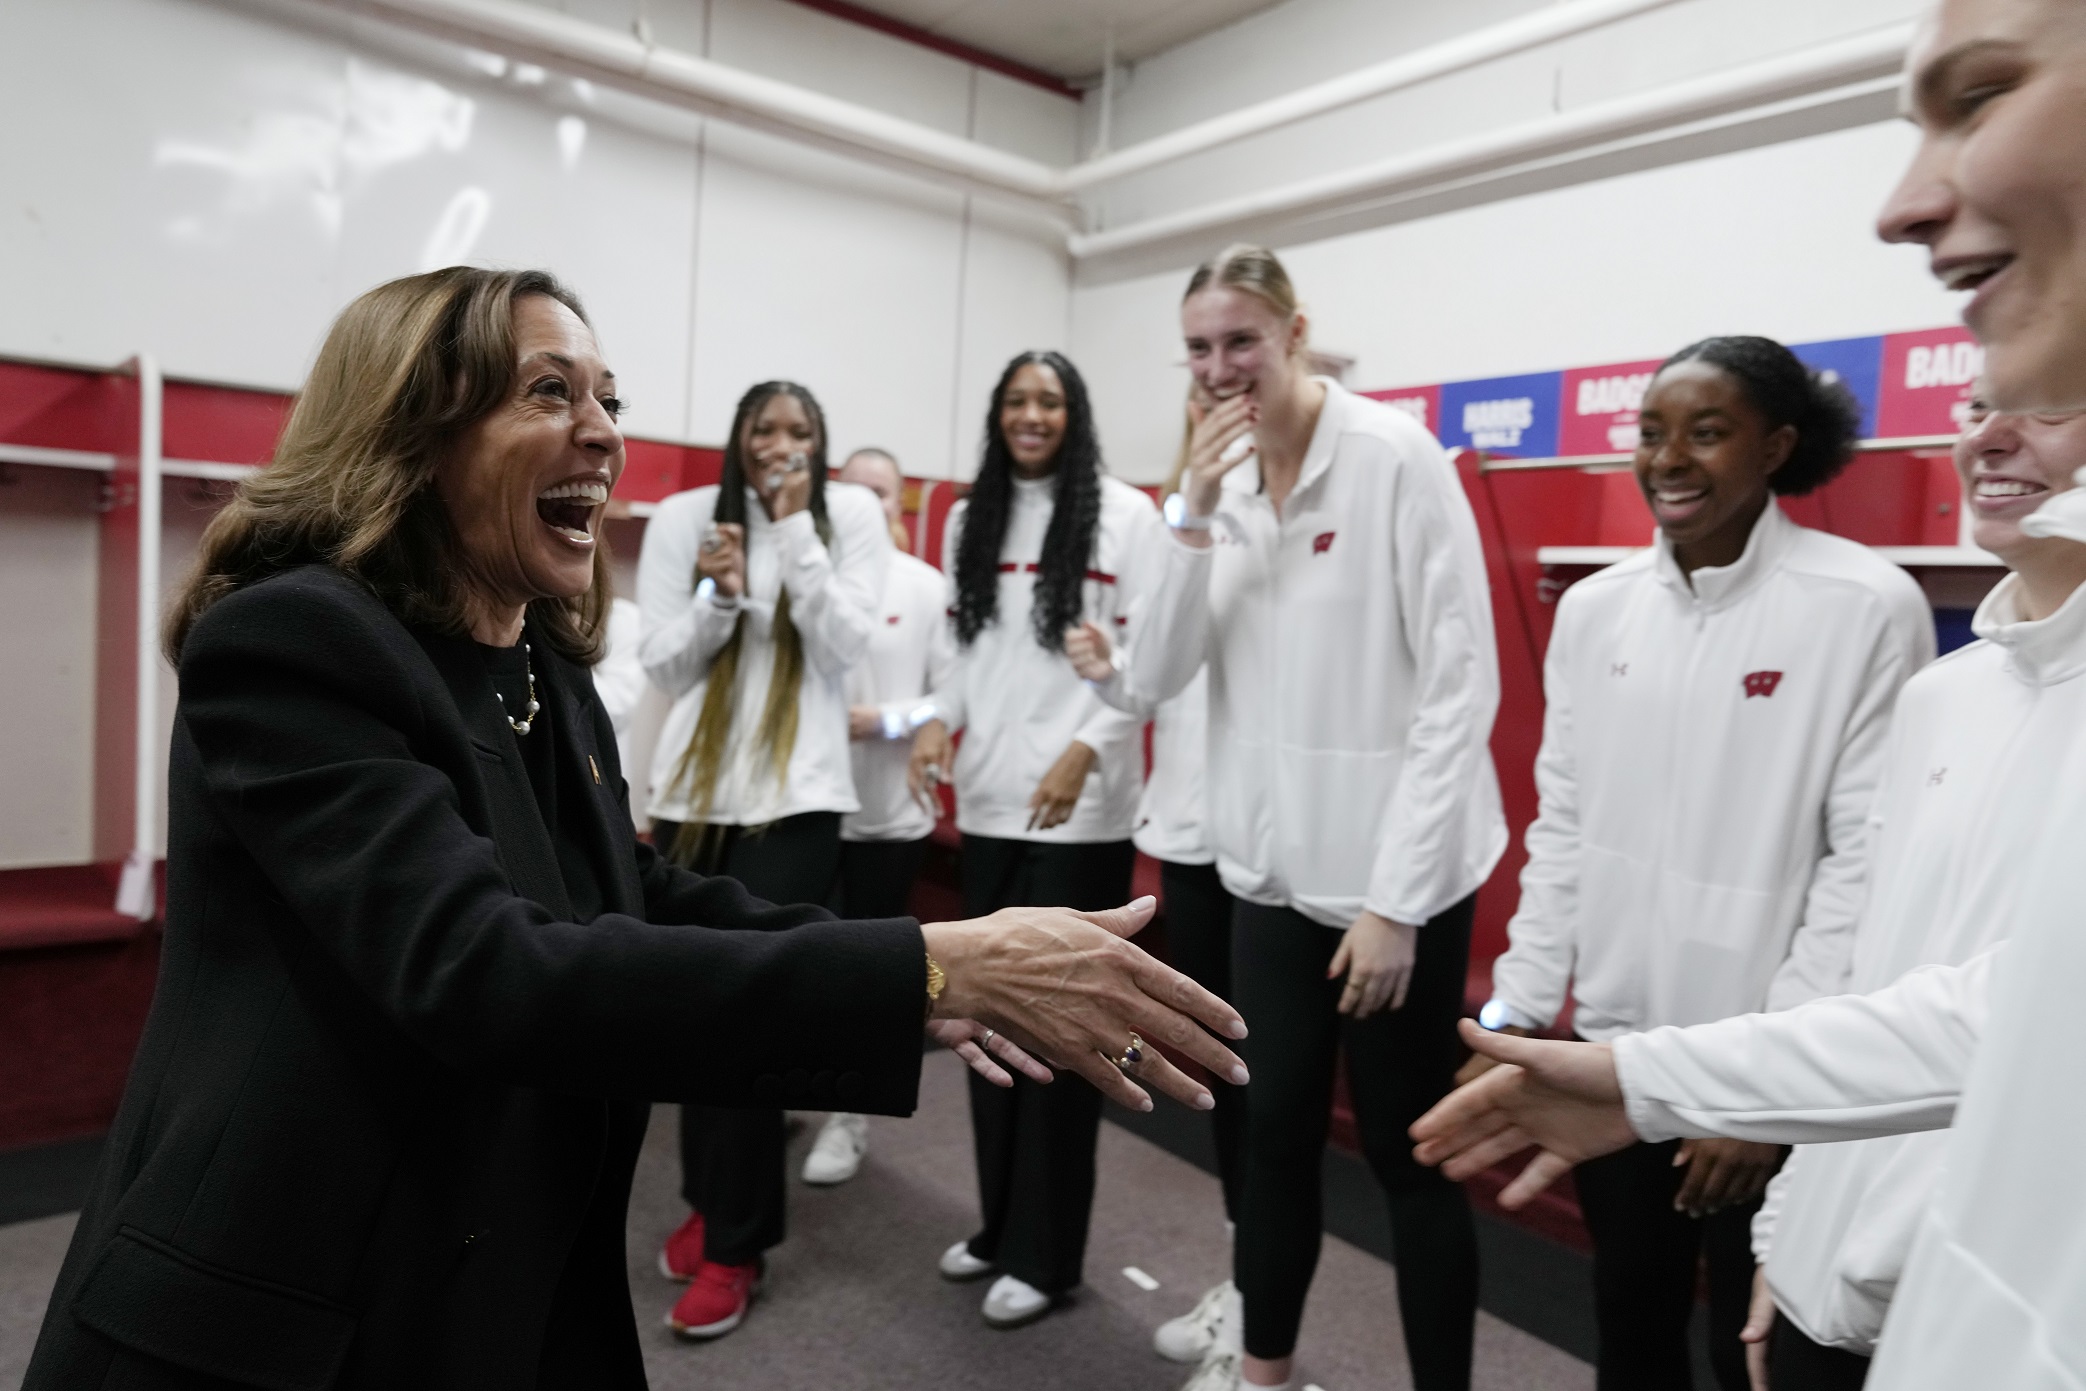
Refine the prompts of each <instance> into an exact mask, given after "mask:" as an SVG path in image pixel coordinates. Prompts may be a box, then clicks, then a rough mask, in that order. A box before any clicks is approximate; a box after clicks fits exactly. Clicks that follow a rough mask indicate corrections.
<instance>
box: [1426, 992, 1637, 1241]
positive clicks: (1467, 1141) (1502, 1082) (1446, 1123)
mask: <svg viewBox="0 0 2086 1391" xmlns="http://www.w3.org/2000/svg"><path fill="white" fill-rule="evenodd" d="M1458 1027H1459V1028H1460V1029H1461V1030H1462V1034H1463V1041H1464V1042H1465V1043H1466V1044H1468V1045H1469V1046H1470V1048H1471V1051H1473V1052H1475V1053H1480V1054H1483V1055H1484V1056H1486V1057H1489V1058H1491V1059H1492V1060H1493V1061H1494V1062H1496V1063H1499V1064H1501V1066H1498V1067H1495V1068H1493V1069H1492V1070H1491V1071H1490V1072H1487V1073H1486V1074H1485V1075H1484V1076H1482V1077H1480V1078H1478V1079H1477V1080H1476V1081H1474V1082H1471V1083H1470V1084H1468V1085H1467V1086H1463V1087H1459V1088H1457V1089H1456V1090H1455V1091H1453V1092H1450V1093H1449V1094H1448V1095H1447V1096H1445V1097H1443V1098H1442V1099H1441V1100H1440V1101H1438V1102H1436V1103H1435V1105H1434V1108H1433V1109H1432V1110H1430V1111H1428V1112H1427V1114H1426V1115H1424V1116H1421V1117H1420V1118H1419V1119H1418V1120H1417V1121H1414V1122H1413V1125H1412V1130H1411V1132H1410V1133H1411V1135H1412V1138H1413V1139H1414V1140H1416V1141H1418V1142H1419V1143H1418V1144H1417V1145H1416V1146H1415V1147H1414V1149H1413V1157H1414V1158H1415V1159H1417V1160H1419V1162H1420V1163H1422V1164H1439V1165H1440V1166H1441V1171H1442V1172H1443V1173H1444V1174H1446V1175H1448V1176H1449V1177H1450V1178H1452V1179H1458V1180H1461V1179H1466V1178H1469V1177H1470V1176H1471V1175H1473V1174H1478V1173H1482V1172H1483V1171H1485V1170H1486V1169H1489V1168H1491V1167H1492V1166H1493V1165H1494V1164H1497V1163H1499V1162H1500V1161H1501V1160H1503V1159H1506V1158H1508V1157H1509V1156H1512V1155H1515V1154H1519V1153H1520V1152H1521V1151H1522V1150H1525V1149H1528V1148H1529V1147H1531V1146H1534V1147H1536V1148H1538V1149H1540V1150H1541V1151H1542V1153H1540V1154H1538V1155H1537V1156H1536V1157H1535V1158H1534V1159H1533V1160H1531V1161H1529V1164H1528V1167H1527V1168H1525V1169H1523V1170H1522V1171H1521V1172H1520V1174H1519V1175H1517V1176H1516V1177H1515V1179H1514V1181H1513V1182H1512V1183H1510V1184H1508V1185H1507V1186H1506V1188H1505V1189H1504V1190H1503V1191H1502V1192H1501V1193H1500V1195H1499V1203H1500V1206H1501V1207H1504V1208H1507V1209H1509V1210H1512V1209H1514V1208H1518V1207H1520V1206H1522V1205H1523V1204H1525V1203H1526V1202H1528V1200H1529V1199H1531V1198H1533V1197H1535V1195H1536V1194H1538V1193H1540V1192H1542V1191H1543V1190H1544V1189H1545V1188H1548V1187H1549V1186H1550V1185H1551V1184H1552V1183H1555V1182H1556V1181H1557V1178H1558V1176H1559V1175H1561V1174H1563V1173H1565V1172H1566V1171H1567V1170H1569V1169H1570V1168H1571V1167H1572V1166H1573V1165H1575V1164H1578V1163H1580V1162H1581V1161H1583V1160H1588V1159H1593V1158H1595V1157H1597V1156H1599V1155H1603V1154H1612V1153H1614V1152H1615V1151H1616V1150H1619V1149H1622V1148H1624V1147H1626V1146H1628V1145H1632V1144H1634V1143H1636V1140H1637V1134H1636V1132H1635V1131H1633V1130H1631V1129H1630V1122H1629V1117H1628V1116H1627V1115H1626V1114H1625V1112H1624V1110H1623V1104H1622V1087H1621V1085H1620V1084H1619V1083H1618V1082H1617V1081H1616V1076H1615V1054H1614V1052H1613V1051H1612V1050H1611V1049H1610V1048H1609V1047H1608V1045H1607V1044H1605V1043H1559V1042H1555V1041H1553V1040H1550V1039H1539V1038H1514V1037H1512V1036H1510V1035H1504V1034H1495V1033H1492V1032H1490V1031H1488V1030H1486V1029H1481V1028H1479V1027H1478V1025H1477V1024H1476V1022H1475V1021H1473V1020H1469V1019H1466V1020H1464V1021H1463V1022H1462V1023H1461V1024H1460V1025H1459V1026H1458Z"/></svg>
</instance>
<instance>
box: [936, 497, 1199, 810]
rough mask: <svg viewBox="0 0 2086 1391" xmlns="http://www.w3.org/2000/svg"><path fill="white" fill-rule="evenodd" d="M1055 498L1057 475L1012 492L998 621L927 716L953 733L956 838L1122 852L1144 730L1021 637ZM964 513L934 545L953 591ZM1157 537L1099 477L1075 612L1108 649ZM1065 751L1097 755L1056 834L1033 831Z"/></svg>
mask: <svg viewBox="0 0 2086 1391" xmlns="http://www.w3.org/2000/svg"><path fill="white" fill-rule="evenodd" d="M1056 487H1057V478H1056V476H1055V475H1052V476H1051V477H1048V478H1038V479H1023V478H1017V479H1015V480H1014V497H1013V501H1012V504H1011V505H1010V507H1009V509H1008V515H1007V531H1006V535H1005V536H1004V537H1003V538H1002V540H1001V543H1000V577H999V579H1000V588H999V614H998V617H997V618H996V619H995V620H994V621H993V622H992V623H991V624H990V625H988V626H987V627H986V629H985V630H984V631H983V632H981V633H979V634H978V636H977V637H976V639H974V640H973V641H972V643H971V645H970V646H969V647H968V648H959V650H958V652H957V657H956V662H955V665H954V669H953V670H952V672H951V673H950V676H949V679H948V680H947V681H946V682H944V683H943V684H942V685H940V686H938V687H937V688H936V690H935V694H934V703H935V706H936V708H937V709H938V710H939V711H940V712H941V716H942V718H943V720H944V721H945V722H946V723H947V724H948V726H949V729H950V731H951V732H952V733H953V732H955V731H956V730H958V729H961V730H962V731H963V746H962V747H961V748H960V749H958V750H957V753H956V767H955V769H954V779H955V783H956V827H957V829H958V830H960V831H962V832H963V833H964V834H966V835H976V836H994V837H998V838H1001V839H1006V840H1034V841H1045V842H1052V843H1091V842H1100V841H1111V840H1128V839H1129V838H1130V833H1131V831H1132V829H1133V828H1134V827H1135V826H1136V823H1137V797H1138V792H1139V790H1140V789H1141V788H1142V787H1143V784H1144V749H1143V747H1142V741H1141V740H1140V738H1139V732H1140V730H1141V729H1142V727H1143V724H1144V721H1143V719H1142V718H1140V717H1139V716H1136V715H1133V714H1130V713H1127V712H1125V711H1121V710H1117V709H1114V708H1112V707H1111V706H1109V705H1107V704H1106V703H1104V702H1103V701H1102V700H1101V698H1100V697H1099V696H1098V695H1097V694H1095V691H1094V688H1093V687H1092V686H1090V685H1088V684H1087V683H1086V682H1085V681H1082V680H1081V679H1080V678H1079V673H1077V672H1075V671H1074V670H1072V663H1071V661H1070V659H1068V658H1067V657H1066V656H1065V654H1064V651H1063V649H1062V647H1060V648H1059V649H1058V650H1055V651H1045V650H1044V648H1043V646H1042V644H1041V643H1039V642H1037V641H1036V635H1035V631H1034V629H1033V628H1032V627H1031V626H1030V617H1029V615H1030V613H1031V604H1032V602H1033V600H1034V597H1035V591H1036V565H1037V562H1038V561H1040V560H1041V558H1042V555H1043V537H1044V533H1045V532H1046V531H1048V530H1049V527H1050V515H1051V511H1052V508H1053V498H1052V494H1053V493H1054V491H1055V490H1056ZM969 512H970V504H969V500H968V499H966V500H965V501H963V502H959V503H957V504H956V506H955V507H954V508H952V509H950V512H949V525H948V530H947V532H946V533H945V535H944V537H943V557H942V569H943V571H944V573H946V574H948V575H949V576H950V577H951V580H950V583H951V584H952V586H953V584H954V582H955V581H954V576H955V573H956V548H957V546H958V544H959V543H960V541H961V539H962V536H963V524H964V519H965V518H966V517H967V516H968V515H969ZM1164 531H1165V525H1164V523H1162V522H1161V521H1160V520H1159V510H1158V508H1156V507H1154V506H1153V505H1152V500H1151V499H1150V498H1148V497H1146V496H1145V495H1144V494H1143V493H1141V492H1139V491H1138V490H1137V489H1135V488H1133V487H1131V486H1130V485H1129V484H1127V483H1123V482H1120V481H1119V480H1117V479H1114V478H1109V477H1106V476H1105V475H1104V476H1103V477H1102V479H1101V519H1100V522H1099V524H1098V525H1097V526H1096V527H1095V530H1094V547H1093V553H1092V559H1091V561H1090V562H1089V566H1088V569H1087V578H1086V583H1085V585H1084V586H1083V588H1084V593H1085V602H1084V607H1083V610H1082V612H1083V616H1084V617H1085V618H1086V619H1087V620H1088V621H1090V622H1093V623H1096V624H1098V625H1100V627H1101V628H1102V629H1103V630H1104V631H1105V632H1107V633H1109V634H1110V635H1111V637H1112V638H1113V639H1114V640H1115V641H1117V642H1126V641H1134V634H1135V632H1136V625H1137V619H1138V615H1139V614H1140V612H1141V610H1142V607H1143V603H1144V591H1145V589H1146V588H1147V581H1146V578H1145V576H1146V575H1147V574H1148V573H1149V569H1150V567H1149V557H1150V556H1151V555H1152V554H1153V553H1155V552H1156V551H1157V550H1158V548H1159V547H1161V546H1162V545H1164V544H1165V537H1164V536H1163V535H1162V533H1163V532H1164ZM951 621H952V622H953V615H952V620H951ZM1075 739H1077V740H1078V741H1079V742H1080V743H1083V744H1085V745H1086V746H1087V747H1088V748H1090V749H1092V750H1093V751H1094V753H1095V759H1094V766H1093V771H1092V772H1090V773H1089V774H1088V775H1087V782H1086V787H1085V788H1084V789H1083V790H1082V791H1081V793H1080V795H1079V801H1078V802H1077V803H1076V804H1075V805H1074V806H1073V808H1072V815H1071V816H1070V817H1069V818H1068V819H1067V820H1066V821H1065V822H1064V823H1063V824H1061V825H1058V826H1054V827H1052V828H1051V829H1049V830H1047V831H1045V830H1034V831H1032V830H1030V829H1029V826H1028V821H1029V815H1030V813H1029V798H1030V796H1032V795H1033V794H1034V793H1035V790H1036V784H1038V783H1040V782H1041V781H1042V780H1043V775H1044V774H1045V773H1047V772H1049V771H1050V768H1051V765H1052V764H1054V763H1056V762H1057V760H1058V758H1059V757H1060V756H1061V755H1062V754H1063V753H1064V752H1065V749H1066V747H1067V746H1068V745H1070V744H1071V743H1072V741H1073V740H1075Z"/></svg>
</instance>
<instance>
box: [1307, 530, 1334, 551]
mask: <svg viewBox="0 0 2086 1391" xmlns="http://www.w3.org/2000/svg"><path fill="white" fill-rule="evenodd" d="M1332 548H1333V533H1332V532H1330V531H1321V532H1319V533H1318V535H1316V536H1314V537H1312V538H1311V554H1313V555H1324V554H1325V553H1326V552H1327V551H1329V550H1331V549H1332Z"/></svg>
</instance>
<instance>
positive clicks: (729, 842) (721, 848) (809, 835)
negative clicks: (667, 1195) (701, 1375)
mask: <svg viewBox="0 0 2086 1391" xmlns="http://www.w3.org/2000/svg"><path fill="white" fill-rule="evenodd" d="M680 829H681V825H680V823H679V822H676V821H654V822H653V823H652V840H653V842H654V843H655V844H657V845H658V846H659V848H660V849H661V850H662V851H666V850H670V849H671V848H672V847H673V843H674V837H675V835H676V834H677V833H678V832H679V831H680ZM694 868H696V869H697V870H698V871H700V872H702V873H706V874H725V875H729V876H730V877H732V878H734V879H736V880H738V881H739V882H740V883H741V884H744V885H745V886H746V891H747V892H748V893H751V894H753V895H754V896H755V897H757V898H764V899H766V900H768V902H770V903H819V904H823V903H824V902H825V901H826V898H827V896H828V895H829V894H830V893H831V892H832V889H833V881H834V878H835V876H837V875H838V874H839V872H840V813H839V812H837V811H807V812H804V813H802V814H801V815H797V816H788V817H784V818H783V819H782V820H780V821H777V822H775V823H774V824H772V825H769V826H765V827H744V826H718V827H713V828H712V830H711V834H710V835H709V836H707V837H705V838H704V840H703V843H702V846H701V850H700V852H699V854H698V857H697V859H696V862H695V865H694ZM786 1143H787V1136H786V1135H785V1134H784V1132H783V1126H782V1112H781V1110H780V1109H777V1108H768V1107H752V1108H746V1109H734V1108H731V1107H726V1106H683V1107H682V1108H681V1196H682V1197H683V1198H684V1199H686V1200H687V1203H688V1206H690V1207H692V1208H694V1209H695V1210H696V1211H697V1212H700V1213H701V1214H702V1215H703V1256H704V1258H705V1259H707V1260H712V1261H715V1262H717V1263H718V1264H720V1265H749V1264H751V1263H752V1262H753V1261H754V1260H755V1259H757V1258H758V1257H759V1256H760V1253H761V1252H763V1251H765V1250H767V1249H768V1248H769V1247H770V1246H776V1245H780V1244H781V1242H782V1238H783V1234H784V1231H785V1229H786V1208H785V1205H784V1200H783V1191H784V1186H783V1151H784V1149H785V1147H786Z"/></svg>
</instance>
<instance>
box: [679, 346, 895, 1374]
mask: <svg viewBox="0 0 2086 1391" xmlns="http://www.w3.org/2000/svg"><path fill="white" fill-rule="evenodd" d="M890 552H891V540H890V537H889V536H888V535H886V533H885V530H884V517H883V511H882V509H881V508H879V507H878V505H877V502H876V499H875V498H874V497H873V496H872V495H871V494H870V493H868V492H867V491H866V490H864V489H861V488H857V487H854V486H852V485H850V484H844V483H834V484H830V485H829V484H828V483H827V481H826V424H825V416H824V414H823V413H822V412H821V411H820V410H819V406H818V402H817V401H816V400H815V399H814V398H813V397H812V395H811V393H810V392H809V391H807V390H805V389H804V388H803V387H801V386H798V385H797V384H795V383H794V382H779V381H777V382H763V383H761V384H760V385H758V386H756V387H754V388H752V389H751V390H750V391H748V392H747V393H746V394H745V395H744V396H743V397H741V398H740V400H739V406H738V410H737V411H736V412H735V413H734V415H733V418H732V429H731V434H730V436H729V437H728V438H727V439H726V441H725V451H724V473H723V477H722V479H721V480H720V481H719V483H718V484H717V485H716V486H715V487H708V488H697V489H694V490H693V491H691V492H685V493H676V494H674V495H673V496H672V497H669V498H667V499H666V500H665V501H663V502H661V503H660V504H659V510H658V511H657V512H656V513H655V514H654V515H653V517H652V521H651V524H650V526H649V527H647V528H646V534H645V546H644V551H643V552H642V554H641V555H640V556H639V559H638V607H639V609H640V611H641V615H642V619H643V633H642V636H641V638H640V639H639V655H640V659H641V660H642V661H643V663H644V668H645V673H646V675H648V676H649V677H651V679H652V683H653V684H654V685H656V686H658V687H659V688H660V689H661V690H663V691H665V692H666V693H667V694H668V695H670V696H672V697H673V699H674V704H673V708H672V709H671V710H670V711H669V712H668V714H667V718H666V724H665V727H664V728H663V729H662V730H661V731H660V737H659V749H658V752H657V754H656V755H655V756H654V759H653V766H652V804H651V814H652V817H653V838H654V842H655V843H656V844H657V845H658V846H659V848H660V849H661V850H662V851H665V852H667V853H669V854H671V855H672V856H673V857H674V858H675V859H676V860H678V861H679V862H681V863H682V864H686V865H690V866H693V867H695V868H698V869H700V870H702V871H703V872H705V873H717V874H728V875H730V876H731V877H732V878H734V879H737V880H739V881H740V882H741V883H743V884H745V885H746V887H747V888H748V889H749V890H750V891H751V892H752V893H754V894H755V895H756V896H758V897H761V898H765V899H767V900H768V901H769V902H771V903H816V904H821V905H822V904H824V903H825V902H826V900H827V897H828V895H829V894H830V893H831V891H832V888H833V883H834V878H835V876H836V875H837V874H838V872H839V865H840V819H841V817H842V816H843V815H845V814H846V813H848V812H852V811H854V810H856V809H857V807H858V806H859V803H857V801H856V800H855V790H854V778H853V774H852V772H851V770H850V767H849V762H848V739H847V674H848V670H849V668H850V667H852V666H853V665H854V664H855V663H856V662H857V661H859V660H860V659H861V657H862V653H863V650H864V649H865V648H866V647H867V646H868V644H869V628H870V623H871V621H872V620H873V617H874V615H875V611H876V603H877V599H878V596H879V594H880V592H881V590H882V586H883V577H884V568H885V565H886V563H887V561H888V559H889V556H890ZM783 1148H784V1132H783V1117H782V1112H781V1111H780V1110H779V1109H750V1110H741V1109H727V1108H723V1107H711V1106H683V1107H682V1108H681V1171H682V1180H681V1182H682V1196H683V1197H685V1198H686V1199H687V1200H688V1205H689V1206H690V1207H691V1208H692V1209H693V1210H694V1211H693V1214H692V1215H691V1216H690V1217H689V1219H688V1221H687V1222H686V1223H684V1224H683V1225H682V1227H681V1229H680V1230H679V1231H677V1232H675V1233H674V1235H673V1236H672V1237H670V1238H669V1239H668V1241H667V1244H666V1248H665V1250H664V1251H663V1252H662V1253H661V1255H660V1262H659V1264H660V1268H661V1270H662V1271H663V1272H664V1273H665V1274H667V1275H668V1276H669V1277H671V1278H674V1279H680V1280H687V1281H689V1286H688V1289H687V1291H686V1292H685V1293H684V1294H683V1295H682V1296H681V1299H680V1300H679V1302H677V1303H676V1304H675V1305H674V1308H673V1311H672V1312H671V1313H670V1314H669V1315H668V1316H667V1322H668V1323H669V1324H670V1325H671V1326H672V1328H673V1329H674V1331H675V1332H676V1333H678V1334H680V1335H681V1336H683V1337H688V1338H714V1337H718V1336H720V1335H722V1334H725V1333H728V1332H730V1331H731V1330H732V1329H733V1328H736V1327H737V1326H738V1324H739V1322H740V1320H741V1319H742V1318H743V1317H744V1316H745V1313H746V1309H747V1306H748V1304H749V1303H750V1302H751V1300H752V1298H753V1294H754V1291H755V1288H756V1286H757V1285H758V1283H759V1278H760V1271H761V1263H762V1259H763V1258H762V1253H763V1252H764V1251H766V1250H767V1249H768V1248H769V1247H771V1246H774V1245H776V1244H777V1243H779V1242H780V1241H781V1240H782V1237H783V1231H784V1198H783Z"/></svg>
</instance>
